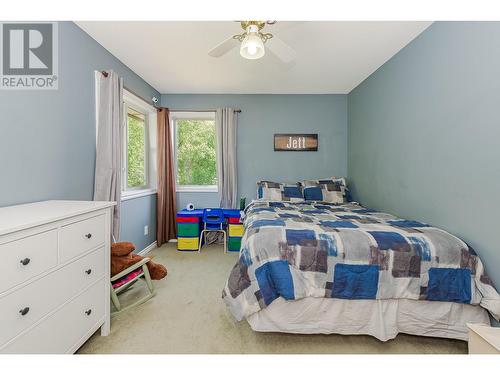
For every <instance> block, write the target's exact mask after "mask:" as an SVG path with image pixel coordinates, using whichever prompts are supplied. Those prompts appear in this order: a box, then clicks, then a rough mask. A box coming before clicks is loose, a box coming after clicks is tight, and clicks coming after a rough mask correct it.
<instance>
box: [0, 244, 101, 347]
mask: <svg viewBox="0 0 500 375" xmlns="http://www.w3.org/2000/svg"><path fill="white" fill-rule="evenodd" d="M104 261H105V259H104V248H100V249H98V250H96V251H94V252H92V253H91V254H88V255H86V256H85V257H83V258H80V259H78V260H77V261H75V262H72V263H70V264H68V265H67V266H65V267H63V268H61V269H59V270H57V271H55V272H53V273H50V274H49V275H47V276H45V277H42V278H41V279H39V280H36V281H34V282H33V283H31V284H28V285H26V286H25V287H23V288H21V289H19V290H16V291H15V292H12V293H10V294H8V295H6V296H5V297H3V298H0V317H1V319H0V346H2V345H3V344H5V343H6V342H8V341H9V340H11V339H12V338H14V337H15V336H16V335H18V334H19V333H21V332H22V331H24V330H26V329H27V328H29V327H30V326H31V325H32V324H34V323H36V322H37V321H38V320H40V319H41V318H43V317H44V316H45V315H47V314H49V313H50V312H51V311H53V310H55V309H56V308H57V307H59V306H61V305H62V304H63V303H65V302H66V301H67V300H69V299H71V298H73V297H74V296H76V295H77V294H78V293H80V292H81V291H82V290H84V289H85V288H87V287H88V286H89V285H91V284H92V283H93V282H95V281H97V280H99V279H101V278H102V277H103V276H104V272H105V271H104ZM23 309H24V311H23ZM26 309H29V310H26ZM23 312H25V314H24V315H22V313H23Z"/></svg>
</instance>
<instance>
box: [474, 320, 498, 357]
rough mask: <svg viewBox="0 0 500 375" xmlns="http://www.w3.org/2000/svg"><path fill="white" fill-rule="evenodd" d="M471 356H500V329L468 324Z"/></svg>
mask: <svg viewBox="0 0 500 375" xmlns="http://www.w3.org/2000/svg"><path fill="white" fill-rule="evenodd" d="M467 327H468V328H469V354H500V328H499V327H497V328H495V327H489V326H487V325H483V324H467Z"/></svg>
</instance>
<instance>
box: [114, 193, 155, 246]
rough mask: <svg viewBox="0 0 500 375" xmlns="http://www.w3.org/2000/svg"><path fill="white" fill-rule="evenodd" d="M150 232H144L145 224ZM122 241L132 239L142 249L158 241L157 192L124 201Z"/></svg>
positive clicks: (121, 229) (121, 225) (121, 224)
mask: <svg viewBox="0 0 500 375" xmlns="http://www.w3.org/2000/svg"><path fill="white" fill-rule="evenodd" d="M145 225H147V226H148V227H149V233H148V234H147V235H145V234H144V226H145ZM120 231H121V234H120V235H121V240H122V241H131V242H133V243H134V244H135V247H136V251H140V250H142V249H144V248H146V247H147V246H149V245H151V244H152V243H153V242H155V241H156V194H153V195H149V196H146V197H140V198H134V199H128V200H126V201H123V202H122V218H121V220H120Z"/></svg>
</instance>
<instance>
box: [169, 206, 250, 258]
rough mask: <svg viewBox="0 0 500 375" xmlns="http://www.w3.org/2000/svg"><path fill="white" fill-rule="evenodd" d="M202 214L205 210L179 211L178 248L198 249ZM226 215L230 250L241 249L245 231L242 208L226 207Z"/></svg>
mask: <svg viewBox="0 0 500 375" xmlns="http://www.w3.org/2000/svg"><path fill="white" fill-rule="evenodd" d="M202 216H203V210H192V211H188V210H182V211H179V212H178V213H177V250H179V251H198V241H199V239H200V233H201V230H202V226H203V223H202V220H201V218H202ZM224 217H225V218H226V221H227V234H228V251H240V246H241V237H243V233H244V229H243V223H242V222H241V219H240V210H238V209H224Z"/></svg>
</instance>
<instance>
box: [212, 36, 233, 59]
mask: <svg viewBox="0 0 500 375" xmlns="http://www.w3.org/2000/svg"><path fill="white" fill-rule="evenodd" d="M238 44H240V42H238V40H236V39H234V38H233V37H230V38H227V39H226V40H225V41H223V42H222V43H220V44H218V45H217V46H215V47H214V48H212V49H211V50H210V51H209V52H208V54H209V55H210V56H212V57H220V56H222V55H224V54H226V53H228V52H229V51H231V50H232V49H233V48H234V47H236V46H237V45H238Z"/></svg>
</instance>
